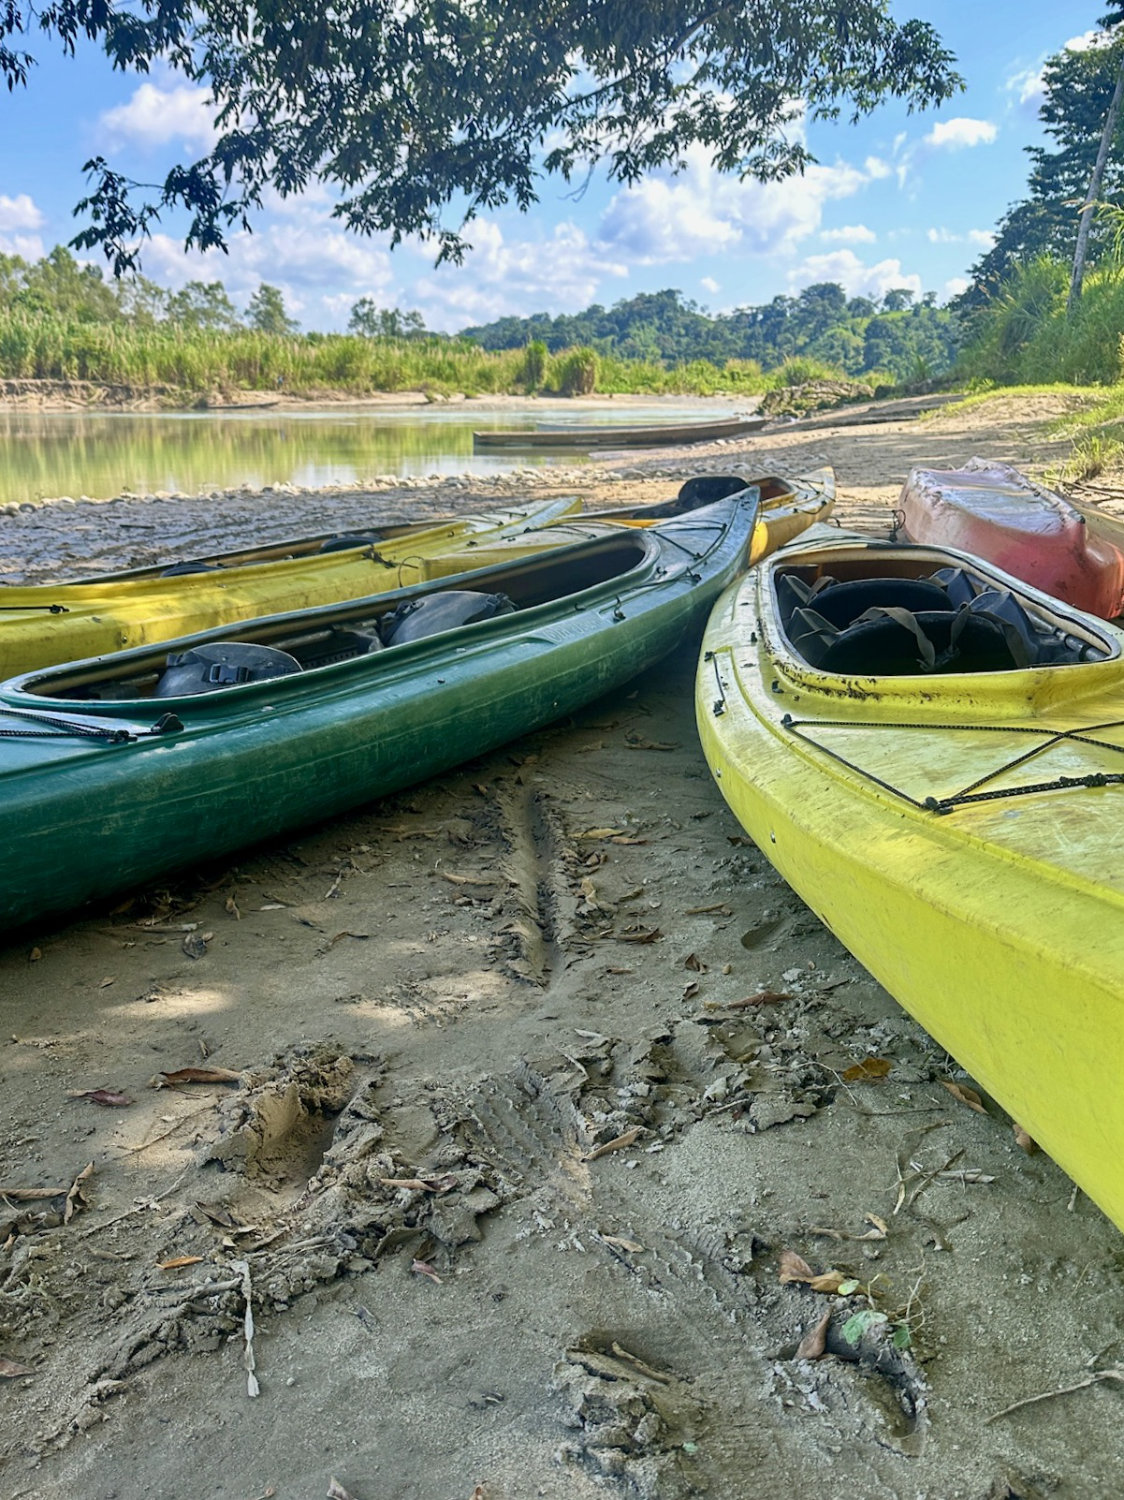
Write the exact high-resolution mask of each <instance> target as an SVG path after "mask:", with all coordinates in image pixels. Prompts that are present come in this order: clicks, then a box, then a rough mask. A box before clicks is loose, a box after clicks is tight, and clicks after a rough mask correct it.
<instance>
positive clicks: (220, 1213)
mask: <svg viewBox="0 0 1124 1500" xmlns="http://www.w3.org/2000/svg"><path fill="white" fill-rule="evenodd" d="M195 1207H196V1208H197V1209H198V1210H199V1212H200V1213H201V1214H205V1215H206V1216H207V1218H208V1219H210V1221H211V1223H212V1224H217V1225H218V1227H219V1228H220V1229H237V1228H238V1227H239V1225H238V1220H237V1219H236V1218H235V1217H234V1215H233V1214H232V1213H229V1212H228V1211H227V1210H226V1209H225V1208H222V1207H221V1206H220V1207H217V1208H208V1207H207V1205H206V1204H205V1203H196V1205H195Z"/></svg>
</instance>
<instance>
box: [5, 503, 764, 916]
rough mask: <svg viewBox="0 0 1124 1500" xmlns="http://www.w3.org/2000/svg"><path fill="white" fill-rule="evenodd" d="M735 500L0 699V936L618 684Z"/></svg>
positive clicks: (409, 773)
mask: <svg viewBox="0 0 1124 1500" xmlns="http://www.w3.org/2000/svg"><path fill="white" fill-rule="evenodd" d="M756 515H757V492H756V490H754V489H752V488H750V489H744V490H741V491H739V493H737V494H735V495H732V496H730V497H729V498H728V499H725V500H720V501H717V502H716V503H714V504H712V505H709V506H704V507H702V508H700V509H698V510H696V511H694V512H693V513H691V514H690V515H687V516H683V517H680V518H675V519H672V520H668V521H662V522H660V523H659V524H657V525H655V526H651V527H648V528H628V527H612V526H606V525H601V526H597V527H593V526H591V527H590V532H591V534H590V535H589V536H587V537H585V538H583V539H582V540H581V541H579V542H577V543H576V544H575V545H573V546H568V547H561V548H555V549H553V550H551V551H548V552H544V553H539V554H537V555H534V556H532V557H529V558H521V559H516V560H515V561H513V562H512V563H511V564H510V565H506V566H493V567H491V568H486V569H483V570H480V571H478V572H472V573H465V574H461V575H459V576H457V577H454V578H451V579H447V580H445V581H443V582H441V583H440V584H438V585H436V586H434V585H431V584H426V585H417V586H414V587H412V588H406V589H398V590H395V591H394V592H392V593H388V594H379V595H375V596H373V597H370V598H366V599H362V600H357V601H352V602H350V603H348V604H345V605H336V606H330V607H325V608H320V609H314V610H303V611H298V612H295V613H290V614H285V615H277V616H273V617H270V618H266V619H262V620H256V621H253V622H250V623H243V624H240V625H227V626H225V627H223V628H222V629H220V630H215V631H208V632H205V633H203V634H201V635H195V636H188V637H185V638H183V639H180V640H176V641H172V642H169V643H167V644H166V645H165V646H163V647H161V648H154V647H144V648H140V649H137V650H133V651H127V652H121V653H117V654H114V655H113V656H109V657H102V658H95V659H94V660H90V661H84V662H79V663H74V664H69V665H66V666H61V667H53V668H47V669H43V670H40V671H36V672H32V673H30V674H26V675H24V676H22V677H20V678H18V679H16V680H15V681H9V682H6V683H3V684H0V801H2V803H3V807H4V819H3V850H4V856H5V857H4V859H3V860H0V928H11V927H14V926H17V925H19V924H22V923H26V922H28V921H30V920H32V919H33V918H41V917H42V916H43V915H44V914H46V913H49V912H58V911H63V910H67V909H70V908H73V907H77V906H79V905H81V904H82V903H83V902H85V901H88V900H91V899H94V898H98V897H102V896H109V895H111V894H113V893H115V892H117V891H121V890H126V889H129V888H130V887H135V886H138V885H141V884H142V883H143V882H145V881H147V880H151V879H154V878H155V877H157V876H162V875H165V874H167V873H168V872H170V871H172V870H174V869H176V868H179V867H183V866H188V865H191V864H192V863H194V862H197V861H199V860H201V859H204V858H208V859H209V858H214V857H216V856H218V857H221V856H223V855H226V854H230V853H232V852H233V851H234V850H236V849H240V848H242V847H244V846H246V845H249V844H252V843H255V842H257V841H259V840H262V839H268V838H272V837H275V836H277V835H279V834H282V833H285V832H287V831H288V830H290V829H294V828H298V827H307V826H309V825H310V824H315V823H318V822H321V821H322V820H323V819H325V818H329V817H332V816H334V815H335V814H337V813H340V812H343V811H345V810H346V809H347V808H350V807H354V806H356V805H358V804H360V803H364V802H368V801H371V800H372V799H374V798H376V797H380V796H383V795H384V794H386V793H388V792H392V791H395V790H397V789H398V788H400V787H403V786H407V785H410V784H411V783H414V782H417V781H420V780H423V779H424V778H425V777H427V776H431V775H433V774H434V773H435V772H438V771H441V770H444V769H446V768H447V767H449V766H452V765H455V764H457V763H458V762H460V761H462V760H465V759H467V758H469V757H471V756H475V755H481V754H483V753H485V752H487V751H489V750H492V749H494V748H495V747H497V746H499V745H501V744H503V743H504V742H505V741H507V740H509V739H511V738H513V737H514V736H516V735H520V734H523V733H525V732H526V731H528V730H530V729H534V728H536V727H538V726H540V725H542V724H546V723H549V722H551V721H552V720H554V719H557V718H561V717H564V716H565V715H566V714H569V713H572V712H574V711H575V710H576V709H577V708H579V707H581V706H582V705H583V704H584V703H587V702H589V701H590V700H591V699H593V698H596V697H598V696H599V695H600V694H602V693H606V692H609V691H610V690H612V689H614V688H617V687H619V686H621V685H622V684H623V683H625V682H626V681H628V680H629V679H630V678H631V677H633V676H634V675H635V674H636V673H638V672H640V671H643V670H644V669H645V668H647V667H649V666H652V665H653V664H654V663H655V662H657V661H659V660H660V659H661V657H663V656H665V655H666V654H667V653H668V652H669V651H671V650H673V649H674V648H675V647H676V646H677V645H678V644H679V643H680V642H681V641H682V640H683V639H684V638H685V637H686V636H687V635H688V634H689V633H690V632H691V631H692V630H694V629H696V628H698V627H700V626H701V624H702V622H703V620H704V619H705V616H706V612H707V610H708V609H709V607H710V605H711V604H712V603H713V601H714V599H715V598H716V597H717V595H718V593H719V592H720V591H721V589H722V588H723V587H725V585H726V584H727V583H728V582H729V581H730V580H731V579H732V578H733V577H735V576H736V575H737V573H739V572H740V571H741V570H742V569H743V568H744V567H745V565H746V560H747V555H748V550H749V545H750V539H751V537H752V533H753V526H754V521H755V519H756Z"/></svg>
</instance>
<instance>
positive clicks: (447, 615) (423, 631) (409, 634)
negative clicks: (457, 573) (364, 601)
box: [379, 589, 515, 646]
mask: <svg viewBox="0 0 1124 1500" xmlns="http://www.w3.org/2000/svg"><path fill="white" fill-rule="evenodd" d="M514 610H515V605H514V604H512V602H511V600H510V599H509V598H508V597H507V595H506V594H481V593H477V592H475V591H474V590H472V589H446V590H444V592H442V593H440V594H426V595H424V596H423V597H422V598H421V599H409V600H407V601H406V603H405V604H400V605H399V606H398V608H397V609H392V610H391V611H390V613H389V614H386V615H384V616H383V617H382V620H381V621H380V622H379V635H380V636H381V638H382V643H383V645H384V646H405V645H406V644H408V642H410V641H420V640H423V639H424V638H425V637H426V636H430V635H437V634H438V633H439V632H440V631H442V630H455V629H456V628H457V626H459V625H473V624H475V623H476V621H478V620H491V619H493V618H494V617H495V616H496V615H509V614H512V613H513V612H514Z"/></svg>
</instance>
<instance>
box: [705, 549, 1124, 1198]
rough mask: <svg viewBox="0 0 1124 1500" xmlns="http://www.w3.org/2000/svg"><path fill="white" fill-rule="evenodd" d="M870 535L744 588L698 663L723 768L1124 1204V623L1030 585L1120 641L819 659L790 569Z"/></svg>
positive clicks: (819, 888)
mask: <svg viewBox="0 0 1124 1500" xmlns="http://www.w3.org/2000/svg"><path fill="white" fill-rule="evenodd" d="M848 547H849V551H848V550H847V549H848ZM883 548H885V544H883ZM890 550H891V551H896V552H897V554H898V557H899V558H900V557H901V556H903V555H904V556H905V557H906V558H907V560H911V561H912V563H915V564H917V563H919V560H922V561H923V560H924V559H926V558H927V559H929V560H930V562H931V561H932V560H933V559H934V558H935V559H937V563H938V566H940V565H942V564H947V563H949V562H950V561H951V562H952V563H954V564H955V565H958V566H967V567H971V568H973V570H974V571H975V572H976V573H977V574H982V575H983V576H984V577H987V578H990V579H992V580H998V581H999V582H1000V584H1001V585H1002V586H1004V587H1008V586H1010V585H1012V584H1013V582H1014V581H1013V580H1011V579H1010V578H1006V577H1005V576H1004V575H1002V574H1000V573H998V572H997V571H994V570H989V569H986V568H985V567H981V565H979V564H978V562H976V560H974V559H971V558H967V557H965V556H963V555H958V554H954V553H950V552H945V551H939V550H938V549H935V548H924V547H916V548H906V549H890ZM864 552H868V553H870V554H871V555H872V556H873V560H874V563H875V565H878V561H879V560H878V558H877V556H876V553H877V547H876V546H875V547H871V546H870V545H869V544H866V545H864V544H863V543H861V542H858V541H852V542H851V543H850V544H848V543H846V542H836V543H834V544H820V543H813V542H810V543H798V544H796V546H794V547H792V548H789V549H788V551H787V552H786V553H782V554H780V556H779V557H777V558H774V559H772V560H771V561H770V562H769V563H767V564H765V566H764V568H763V569H761V570H758V575H757V577H756V578H755V579H753V580H747V581H743V582H742V583H740V584H735V585H733V586H731V588H729V589H728V590H727V591H726V593H725V594H724V595H723V597H722V599H721V600H720V601H719V603H718V605H717V606H716V607H715V610H714V612H713V614H712V617H711V620H710V623H709V625H708V627H707V631H706V635H705V638H704V659H703V660H702V662H701V663H700V667H699V673H698V678H697V686H696V711H697V718H698V724H699V730H700V735H701V738H702V743H703V749H704V752H705V754H706V758H707V761H708V763H709V765H710V767H711V771H712V774H713V775H714V777H715V779H716V782H717V785H718V787H719V789H720V791H721V793H722V795H723V797H724V798H725V799H726V801H727V803H728V804H729V805H730V807H731V809H732V810H733V812H734V814H735V815H736V817H737V818H738V820H739V822H740V823H741V824H742V826H743V827H744V828H745V829H746V831H747V832H748V833H749V834H750V836H751V837H752V838H753V839H754V842H755V843H756V844H757V845H758V846H759V848H760V849H761V850H762V852H763V853H764V854H765V855H766V856H767V857H768V858H769V860H770V861H771V862H772V863H773V864H774V865H775V866H776V868H777V869H778V871H779V872H780V873H781V874H782V875H783V876H784V878H785V879H786V880H787V881H788V882H789V883H790V884H791V885H792V886H793V888H794V889H795V890H796V891H797V892H798V893H799V894H800V895H801V896H802V897H803V899H804V900H805V901H806V902H807V904H808V905H809V906H810V907H811V908H812V909H813V911H815V912H816V914H817V915H818V916H819V917H820V918H821V919H822V920H823V921H824V922H825V923H826V925H827V926H828V927H830V928H831V930H832V931H833V932H834V933H835V934H836V935H837V936H838V937H839V939H840V941H841V942H843V943H844V944H845V945H846V946H847V947H848V948H849V949H850V950H851V952H852V953H854V955H855V956H856V957H857V958H858V959H859V961H860V962H861V963H863V964H864V965H865V966H866V968H867V969H868V970H869V971H870V972H871V973H872V974H873V975H874V976H875V978H876V979H878V980H879V981H880V982H881V983H882V984H883V985H884V986H885V987H886V989H887V990H888V991H889V992H890V993H891V994H892V995H893V996H894V997H895V998H896V999H897V1000H898V1001H899V1002H900V1003H901V1004H902V1005H903V1006H904V1008H905V1009H906V1010H908V1011H909V1013H910V1014H911V1015H912V1016H913V1017H914V1018H915V1019H916V1020H917V1021H919V1022H920V1023H921V1025H922V1026H924V1027H925V1028H926V1030H927V1031H929V1032H930V1034H931V1035H932V1036H933V1037H934V1038H935V1039H936V1040H937V1041H938V1042H939V1043H940V1045H941V1046H942V1047H943V1048H945V1049H946V1050H947V1051H948V1052H949V1053H951V1054H952V1056H953V1057H955V1058H956V1059H957V1061H958V1062H959V1063H960V1064H961V1065H962V1066H963V1067H964V1068H965V1069H967V1070H968V1072H969V1073H970V1074H971V1075H972V1076H973V1077H974V1078H976V1079H977V1080H978V1081H979V1082H980V1083H981V1084H982V1085H983V1087H984V1088H985V1089H986V1090H987V1091H988V1093H990V1094H991V1095H992V1096H993V1097H994V1098H995V1099H996V1100H997V1101H998V1102H999V1103H1000V1104H1001V1105H1002V1106H1003V1108H1004V1109H1006V1110H1007V1111H1008V1112H1009V1113H1010V1115H1011V1116H1012V1118H1013V1119H1014V1120H1016V1121H1017V1122H1018V1123H1019V1124H1020V1125H1021V1126H1022V1127H1023V1128H1024V1129H1025V1130H1027V1131H1028V1132H1029V1134H1030V1135H1031V1136H1032V1137H1033V1138H1034V1139H1035V1140H1036V1141H1038V1142H1039V1143H1040V1144H1041V1145H1042V1146H1043V1147H1044V1149H1045V1150H1047V1151H1048V1152H1049V1153H1050V1154H1051V1156H1053V1158H1054V1159H1055V1160H1056V1161H1057V1162H1058V1163H1059V1164H1060V1165H1061V1166H1062V1167H1063V1168H1064V1169H1065V1170H1066V1171H1067V1172H1068V1173H1069V1174H1070V1176H1071V1177H1072V1178H1073V1179H1074V1181H1076V1182H1077V1183H1078V1184H1079V1185H1080V1186H1081V1187H1082V1188H1083V1189H1084V1190H1085V1191H1086V1192H1087V1193H1088V1194H1089V1195H1090V1197H1092V1198H1093V1199H1094V1200H1095V1201H1096V1202H1097V1203H1098V1204H1099V1205H1100V1206H1101V1207H1102V1208H1103V1209H1104V1211H1105V1212H1106V1213H1107V1214H1108V1215H1109V1216H1110V1217H1111V1218H1112V1219H1113V1220H1114V1221H1115V1222H1116V1223H1117V1224H1118V1225H1121V1226H1122V1227H1124V1155H1122V1153H1121V1149H1120V1147H1121V1143H1122V1142H1124V1093H1122V1091H1121V1090H1120V1088H1119V1085H1118V1080H1119V1076H1120V1070H1121V1067H1122V1066H1124V875H1122V873H1121V872H1122V870H1124V863H1122V860H1121V855H1122V854H1124V837H1122V835H1121V833H1120V829H1121V826H1122V820H1121V812H1122V811H1124V786H1121V785H1120V784H1119V783H1116V782H1113V781H1111V778H1112V777H1113V776H1114V775H1119V773H1120V772H1121V771H1124V666H1122V655H1121V652H1122V647H1124V636H1122V635H1121V634H1120V633H1119V632H1117V631H1115V630H1113V629H1112V628H1111V627H1109V626H1105V625H1100V624H1099V622H1094V621H1092V620H1090V619H1088V618H1087V617H1083V616H1081V615H1079V614H1078V613H1077V612H1076V611H1063V610H1062V608H1061V607H1060V606H1058V605H1057V604H1056V603H1055V602H1054V601H1052V600H1050V599H1048V598H1047V597H1046V596H1045V595H1042V594H1039V593H1036V592H1035V591H1033V590H1030V589H1023V590H1022V591H1021V597H1022V599H1023V600H1024V601H1030V603H1031V604H1033V605H1037V606H1039V607H1041V608H1043V609H1048V610H1049V609H1052V610H1053V611H1054V612H1055V614H1054V618H1055V619H1057V620H1060V621H1061V623H1062V627H1063V628H1067V629H1072V630H1073V631H1075V632H1078V633H1079V634H1082V635H1083V638H1085V639H1088V640H1093V641H1099V642H1101V644H1102V646H1103V657H1102V659H1098V660H1096V661H1091V662H1089V663H1088V664H1086V665H1067V666H1063V667H1057V666H1054V667H1032V668H1026V669H1022V670H1011V671H997V672H990V673H979V674H976V675H960V674H950V675H946V676H932V675H928V676H920V675H918V676H912V677H897V678H894V679H887V678H879V677H877V676H874V675H854V674H852V675H849V676H840V675H838V674H832V673H826V672H819V671H816V670H814V669H811V668H809V667H808V666H807V664H806V663H804V662H802V661H801V660H800V659H799V657H798V655H797V654H796V653H795V652H794V650H793V648H792V647H791V645H790V643H789V642H788V640H787V637H786V636H785V633H784V630H783V629H782V628H781V625H780V623H779V618H778V594H777V590H776V578H777V575H778V570H783V569H784V568H787V567H789V566H792V565H799V566H806V567H810V568H823V569H824V570H826V571H829V572H831V573H832V574H834V573H835V571H836V570H837V568H838V567H839V566H840V563H841V562H843V563H844V564H847V563H849V562H855V560H856V559H857V560H858V561H857V563H856V566H858V565H861V563H862V554H863V553H864ZM894 565H895V566H897V565H898V564H897V563H895V564H894ZM1063 731H1064V732H1066V735H1065V737H1057V736H1060V735H1061V734H1062V732H1063ZM1075 732H1076V733H1081V734H1083V735H1086V736H1088V739H1087V741H1076V740H1074V739H1072V738H1071V737H1069V736H1070V735H1071V734H1072V733H1075ZM1028 748H1032V749H1033V750H1034V752H1035V753H1034V757H1033V758H1032V759H1030V760H1029V761H1027V760H1025V757H1026V755H1027V751H1028ZM1066 778H1068V780H1067V779H1066ZM1087 778H1091V779H1092V783H1093V784H1088V782H1087V781H1086V780H1085V779H1087ZM1098 779H1101V784H1099V785H1098V784H1095V783H1096V782H1097V781H1098ZM973 786H975V787H977V788H978V790H976V791H972V790H968V791H967V792H966V793H964V792H963V789H964V788H969V789H971V788H972V787H973ZM1036 787H1038V788H1040V789H1039V790H1033V788H1036ZM996 794H998V795H996ZM928 799H932V801H931V803H930V802H929V800H928ZM944 803H949V804H950V805H948V806H947V807H943V804H944Z"/></svg>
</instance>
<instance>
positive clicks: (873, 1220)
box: [863, 1214, 890, 1239]
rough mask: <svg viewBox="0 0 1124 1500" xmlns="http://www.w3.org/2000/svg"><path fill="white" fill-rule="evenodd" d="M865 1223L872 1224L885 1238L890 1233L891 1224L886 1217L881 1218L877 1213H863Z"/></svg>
mask: <svg viewBox="0 0 1124 1500" xmlns="http://www.w3.org/2000/svg"><path fill="white" fill-rule="evenodd" d="M863 1223H864V1224H872V1225H873V1226H874V1228H875V1229H877V1230H878V1232H879V1234H881V1236H882V1238H883V1239H885V1238H886V1236H887V1235H888V1234H889V1233H890V1226H889V1224H887V1223H886V1220H885V1219H880V1218H879V1217H878V1215H877V1214H863Z"/></svg>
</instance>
